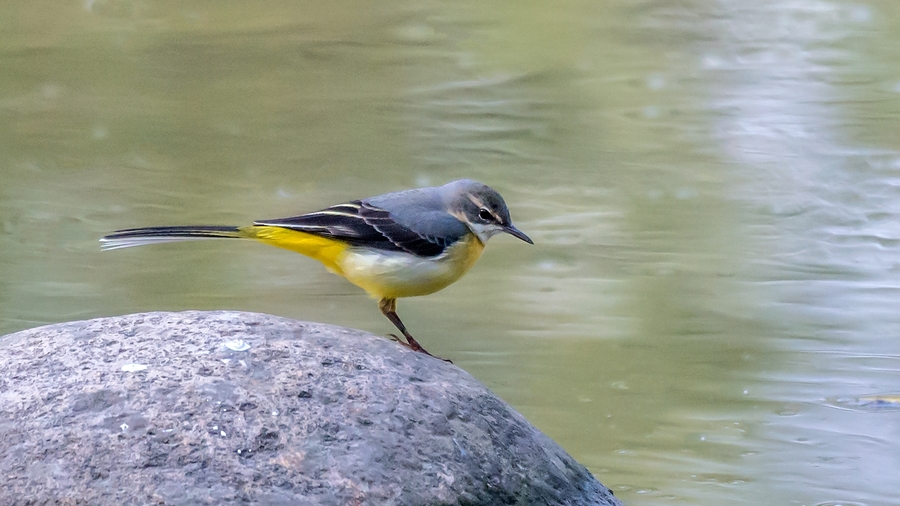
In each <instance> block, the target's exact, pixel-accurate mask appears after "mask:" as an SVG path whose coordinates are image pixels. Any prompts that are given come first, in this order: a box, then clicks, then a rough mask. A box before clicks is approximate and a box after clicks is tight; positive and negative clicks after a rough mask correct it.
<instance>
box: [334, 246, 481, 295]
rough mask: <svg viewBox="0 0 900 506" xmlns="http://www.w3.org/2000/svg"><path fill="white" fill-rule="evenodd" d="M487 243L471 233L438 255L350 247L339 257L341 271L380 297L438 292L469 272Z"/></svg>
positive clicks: (352, 281) (350, 279)
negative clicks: (425, 256) (427, 255)
mask: <svg viewBox="0 0 900 506" xmlns="http://www.w3.org/2000/svg"><path fill="white" fill-rule="evenodd" d="M483 249H484V244H483V243H482V242H481V241H480V240H479V239H478V237H476V236H475V235H469V236H467V237H465V238H463V239H461V240H460V241H458V242H457V243H456V244H454V245H452V246H450V247H449V248H447V250H446V251H445V252H444V253H443V254H441V255H438V256H436V257H431V258H421V257H417V256H416V255H412V254H409V253H404V252H399V251H381V250H372V249H363V248H354V247H350V248H347V249H346V250H344V251H342V252H341V254H340V255H339V256H338V257H337V258H336V259H335V260H336V261H335V263H336V264H337V265H338V267H339V268H340V270H341V273H342V274H343V275H344V277H346V278H347V279H348V280H349V281H350V282H351V283H353V284H355V285H357V286H359V287H360V288H362V289H363V290H365V291H366V292H368V293H369V295H370V296H372V297H374V298H376V299H396V298H398V297H415V296H417V295H428V294H429V293H434V292H436V291H438V290H440V289H442V288H445V287H446V286H447V285H449V284H451V283H453V282H454V281H456V280H457V279H459V278H460V277H461V276H462V275H463V274H465V273H466V272H467V271H468V270H469V269H470V268H471V267H472V265H473V264H474V263H475V261H476V260H478V257H480V256H481V252H482V250H483Z"/></svg>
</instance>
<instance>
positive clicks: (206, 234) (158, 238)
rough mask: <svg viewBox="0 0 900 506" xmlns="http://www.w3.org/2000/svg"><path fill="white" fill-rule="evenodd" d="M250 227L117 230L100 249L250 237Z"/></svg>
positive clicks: (210, 226) (209, 226)
mask: <svg viewBox="0 0 900 506" xmlns="http://www.w3.org/2000/svg"><path fill="white" fill-rule="evenodd" d="M250 238H254V235H253V233H252V232H250V231H249V230H248V227H227V226H214V225H208V226H207V225H200V226H187V227H147V228H129V229H126V230H117V231H115V232H113V233H112V234H109V235H107V236H105V237H103V238H102V239H100V243H101V244H100V249H102V250H111V249H119V248H130V247H132V246H144V245H146V244H159V243H164V242H179V241H195V240H198V239H250Z"/></svg>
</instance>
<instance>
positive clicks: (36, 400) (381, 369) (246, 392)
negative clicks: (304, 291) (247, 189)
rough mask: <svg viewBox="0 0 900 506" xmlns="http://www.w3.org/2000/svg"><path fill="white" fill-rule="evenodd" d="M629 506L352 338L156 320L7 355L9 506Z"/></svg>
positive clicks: (1, 467)
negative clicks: (26, 505)
mask: <svg viewBox="0 0 900 506" xmlns="http://www.w3.org/2000/svg"><path fill="white" fill-rule="evenodd" d="M229 503H241V504H260V505H263V504H271V505H288V504H302V505H341V506H343V505H350V504H359V505H368V504H371V505H383V504H397V505H426V504H427V505H433V504H466V505H481V504H483V505H488V504H516V505H526V504H529V505H530V504H534V505H619V504H621V503H619V501H618V500H617V499H616V498H615V497H613V495H612V493H611V492H610V491H609V489H607V488H606V487H604V486H603V485H601V484H600V483H599V482H598V481H597V480H596V479H595V478H594V477H593V476H592V475H591V474H590V473H589V472H588V471H587V469H585V468H584V466H582V465H581V464H578V463H577V462H575V460H573V459H572V457H570V456H569V455H568V454H566V453H565V452H564V451H563V450H562V449H561V448H560V447H559V446H558V445H557V444H556V443H554V442H552V441H551V440H550V439H549V438H547V437H546V436H544V435H543V434H542V433H541V432H539V431H538V430H537V429H535V428H534V427H532V426H531V425H530V424H529V423H528V422H527V421H526V420H525V419H524V418H523V417H522V416H521V415H520V414H519V413H517V412H516V411H514V410H513V409H512V408H511V407H509V405H507V404H506V403H505V402H503V401H502V400H500V399H499V398H497V397H496V396H495V395H494V394H492V393H491V392H490V391H489V390H488V389H487V388H485V387H484V386H483V385H481V384H480V383H478V382H477V381H476V380H474V379H473V378H472V377H471V376H469V375H468V374H467V373H465V372H464V371H462V370H461V369H459V368H458V367H455V366H453V365H450V364H447V363H444V362H442V361H440V360H436V359H434V358H431V357H427V356H425V355H423V354H420V353H414V352H411V351H409V350H406V349H404V348H402V347H401V346H399V345H398V344H397V343H393V342H390V341H388V340H387V339H384V338H380V337H377V336H373V335H370V334H365V333H363V332H360V331H355V330H349V329H343V328H339V327H332V326H327V325H320V324H314V323H304V322H297V321H293V320H288V319H285V318H278V317H275V316H269V315H263V314H254V313H239V312H227V311H217V312H196V311H192V312H185V313H146V314H135V315H129V316H122V317H116V318H101V319H97V320H90V321H83V322H72V323H62V324H58V325H50V326H46V327H40V328H36V329H32V330H26V331H23V332H18V333H16V334H10V335H8V336H5V337H2V338H0V504H4V505H7V504H73V505H74V504H91V505H123V504H166V505H195V504H229Z"/></svg>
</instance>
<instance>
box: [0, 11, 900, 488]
mask: <svg viewBox="0 0 900 506" xmlns="http://www.w3.org/2000/svg"><path fill="white" fill-rule="evenodd" d="M57 4H58V3H54V4H53V7H52V8H44V7H42V6H41V4H40V3H34V2H21V1H15V2H5V3H3V4H2V5H0V333H6V332H12V331H16V330H19V329H23V328H28V327H32V326H36V325H40V324H44V323H50V322H57V321H65V320H73V319H82V318H91V317H97V316H107V315H116V314H123V313H130V312H137V311H150V310H182V309H241V310H248V311H261V312H267V313H273V314H279V315H284V316H289V317H294V318H299V319H306V320H314V321H322V322H328V323H334V324H339V325H345V326H350V327H356V328H362V329H366V330H369V331H372V332H376V333H381V334H386V333H388V332H392V331H393V328H392V327H391V325H390V323H389V322H387V320H386V319H384V318H383V317H382V316H381V314H380V313H379V312H378V310H377V307H376V304H375V303H374V302H373V301H371V300H368V299H367V298H366V297H365V296H364V295H363V294H362V293H361V292H360V291H359V290H357V289H356V288H354V287H353V286H350V285H348V284H347V283H345V282H343V281H342V280H340V279H338V278H336V277H334V276H332V275H330V274H328V273H327V272H325V270H324V269H322V268H321V267H320V266H319V265H317V264H316V263H314V262H312V261H309V260H307V259H304V258H302V257H300V256H299V255H291V254H290V253H287V252H283V251H280V250H276V249H274V248H266V247H264V246H262V245H257V244H243V243H240V242H235V243H230V242H213V241H210V242H203V243H194V244H177V245H164V246H156V247H147V248H139V249H133V250H124V251H114V252H104V253H100V251H99V244H98V243H97V239H98V238H99V237H100V236H102V235H103V234H104V233H107V232H109V231H111V230H114V229H117V228H126V227H134V226H149V225H164V224H244V223H248V222H249V221H251V220H253V219H259V218H274V217H280V216H287V215H291V214H296V213H300V212H305V211H311V210H315V209H318V208H321V207H324V206H326V205H329V204H332V203H335V202H339V201H343V200H348V199H353V198H358V197H364V196H368V195H374V194H378V193H382V192H386V191H393V190H398V189H401V188H407V187H413V186H419V185H430V184H440V183H443V182H446V181H449V180H452V179H455V178H459V177H471V178H474V179H479V180H482V181H484V182H486V183H488V184H490V185H492V186H494V187H495V188H496V189H498V190H499V191H501V193H502V194H503V195H504V197H505V198H506V200H507V202H508V203H509V204H510V207H511V209H512V215H513V219H514V220H515V222H516V224H517V225H518V226H519V228H521V229H522V230H523V231H524V232H526V233H527V234H529V235H530V236H531V237H532V238H533V239H534V240H535V243H536V245H535V246H529V245H527V244H524V243H522V242H520V241H516V240H515V239H511V238H508V237H497V238H495V239H493V240H492V241H491V243H490V244H489V245H488V248H487V250H486V252H485V255H484V257H483V258H482V259H481V260H480V261H479V263H478V264H477V265H476V266H475V268H474V269H473V271H472V272H471V273H470V274H469V275H467V276H466V277H464V278H463V279H462V280H461V281H459V282H458V283H457V284H455V285H453V286H452V287H450V288H448V289H446V290H444V291H442V292H439V293H437V294H434V295H432V296H429V297H425V298H419V299H411V300H401V301H400V302H399V305H398V311H399V314H400V315H401V317H403V319H404V321H405V322H406V323H407V325H408V326H409V328H410V329H411V331H412V332H413V335H415V336H416V337H417V339H418V340H419V341H420V342H422V344H423V345H424V346H426V347H427V348H428V349H429V350H430V351H432V352H434V353H436V354H438V355H441V356H446V357H450V358H452V359H453V360H454V362H455V363H456V364H458V365H459V366H461V367H463V368H464V369H466V370H468V371H469V372H471V373H472V374H474V375H475V376H476V377H477V378H479V379H480V380H481V381H483V382H484V383H486V384H487V385H488V386H489V387H491V388H492V389H494V390H495V391H496V392H497V393H498V394H500V395H501V396H502V397H503V398H504V399H506V400H508V401H509V402H511V403H512V404H513V405H514V406H515V407H516V408H517V409H519V410H520V411H521V412H523V413H524V414H525V415H526V416H527V417H528V418H529V419H530V420H531V421H532V422H533V423H535V424H536V425H537V426H538V427H539V428H541V429H542V430H543V431H545V432H546V433H547V434H549V435H550V436H551V437H553V438H554V439H555V440H556V441H558V442H559V443H560V444H562V445H563V446H564V447H565V448H566V449H567V450H568V451H569V452H570V453H572V454H573V455H574V456H575V457H576V458H577V459H578V460H579V461H581V462H583V463H584V464H586V465H587V466H588V467H589V468H590V469H591V471H592V472H594V473H595V474H596V475H597V476H598V477H599V478H600V480H601V481H603V482H604V483H605V484H606V485H608V486H610V487H611V488H613V490H615V491H616V493H617V495H618V496H619V497H621V498H622V499H623V501H624V502H625V503H626V504H629V505H669V504H696V505H721V504H745V503H750V502H760V501H762V502H764V503H766V504H795V505H836V504H865V505H888V504H896V503H897V502H898V499H897V498H898V497H900V485H898V483H897V479H896V476H897V473H898V469H900V452H898V451H897V449H898V447H900V446H898V445H900V431H898V427H900V424H898V414H900V410H898V409H897V400H896V399H897V396H898V395H900V381H898V379H897V378H898V377H900V376H898V371H900V340H898V336H897V334H898V332H900V312H898V307H900V267H898V265H900V263H898V247H900V219H898V218H900V142H898V136H897V132H898V131H900V128H898V127H900V114H898V113H900V68H898V66H897V61H900V11H898V10H897V9H896V7H895V6H894V4H893V3H892V2H888V1H884V0H881V1H874V2H868V3H853V2H838V1H813V0H795V1H787V2H783V1H782V2H774V1H762V2H753V3H747V2H737V1H728V0H722V1H717V2H713V1H685V2H660V1H657V2H654V1H647V2H624V1H611V2H602V3H596V2H584V1H576V0H569V1H564V2H561V3H552V4H550V3H548V4H546V5H538V4H522V3H499V2H456V3H451V4H444V3H438V2H410V3H401V2H379V3H377V4H371V3H367V2H353V1H344V2H328V3H315V2H310V3H308V4H300V3H297V2H287V1H282V2H280V1H275V0H265V1H257V2H252V3H246V2H199V1H197V2H146V1H144V2H138V1H127V0H89V1H86V2H70V3H66V4H65V5H57Z"/></svg>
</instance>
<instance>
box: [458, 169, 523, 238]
mask: <svg viewBox="0 0 900 506" xmlns="http://www.w3.org/2000/svg"><path fill="white" fill-rule="evenodd" d="M441 192H442V194H443V197H444V199H445V201H446V202H447V206H448V208H449V209H450V213H451V214H453V215H454V216H456V218H457V219H459V220H460V221H462V222H463V223H465V224H466V226H467V227H469V230H471V231H472V233H473V234H475V235H476V236H478V239H480V240H481V242H487V240H488V239H490V238H491V237H493V236H494V235H496V234H499V233H500V232H504V233H507V234H509V235H511V236H513V237H516V238H518V239H521V240H523V241H525V242H527V243H528V244H534V242H533V241H532V240H531V239H530V238H529V237H528V236H527V235H525V234H524V233H523V232H522V231H521V230H519V229H517V228H516V227H515V226H513V224H512V220H511V219H510V217H509V208H507V207H506V202H504V201H503V197H501V196H500V194H499V193H497V192H496V191H495V190H494V189H493V188H491V187H490V186H487V185H485V184H482V183H479V182H478V181H472V180H471V179H460V180H458V181H453V182H451V183H447V184H445V185H444V186H442V187H441Z"/></svg>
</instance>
